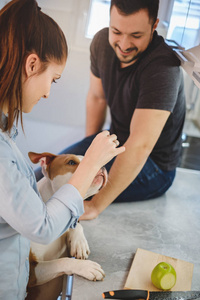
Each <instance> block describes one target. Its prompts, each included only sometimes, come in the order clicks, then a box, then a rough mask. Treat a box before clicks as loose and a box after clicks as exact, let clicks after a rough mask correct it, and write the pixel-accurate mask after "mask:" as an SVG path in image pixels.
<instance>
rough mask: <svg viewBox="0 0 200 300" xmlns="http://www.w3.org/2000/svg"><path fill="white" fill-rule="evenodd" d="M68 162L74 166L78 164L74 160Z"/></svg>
mask: <svg viewBox="0 0 200 300" xmlns="http://www.w3.org/2000/svg"><path fill="white" fill-rule="evenodd" d="M67 164H68V165H70V166H74V165H76V162H75V161H74V160H69V161H68V163H67Z"/></svg>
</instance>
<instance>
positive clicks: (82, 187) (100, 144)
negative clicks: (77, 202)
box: [68, 131, 125, 197]
mask: <svg viewBox="0 0 200 300" xmlns="http://www.w3.org/2000/svg"><path fill="white" fill-rule="evenodd" d="M118 145H119V141H118V140H117V136H116V135H115V134H112V135H110V133H109V131H103V132H101V133H99V134H98V135H97V136H96V137H95V138H94V140H93V142H92V143H91V145H90V147H89V148H88V150H87V151H86V153H85V156H84V157H83V159H82V161H81V163H80V164H79V166H78V168H77V169H76V171H75V173H74V174H73V176H72V177H71V179H70V180H69V182H68V183H70V184H72V185H73V186H74V187H75V188H77V189H78V191H79V193H80V194H81V196H82V197H84V196H85V194H86V192H87V190H88V188H89V187H90V185H91V183H92V181H93V179H94V177H95V176H96V174H97V172H98V171H99V170H100V169H101V168H102V167H103V166H104V165H105V164H107V163H108V162H109V161H110V160H111V159H112V158H113V157H115V156H116V155H118V154H120V153H122V152H124V151H125V147H119V148H117V146H118Z"/></svg>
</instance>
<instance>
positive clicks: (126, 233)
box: [26, 168, 200, 300]
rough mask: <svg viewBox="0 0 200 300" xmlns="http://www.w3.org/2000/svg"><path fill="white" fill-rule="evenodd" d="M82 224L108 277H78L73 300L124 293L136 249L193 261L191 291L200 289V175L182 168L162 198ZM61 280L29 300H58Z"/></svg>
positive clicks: (112, 210)
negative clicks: (121, 291)
mask: <svg viewBox="0 0 200 300" xmlns="http://www.w3.org/2000/svg"><path fill="white" fill-rule="evenodd" d="M81 224H82V225H83V228H84V232H85V235H86V238H87V240H88V243H89V246H90V250H91V254H90V256H89V259H90V260H93V261H96V262H98V263H99V264H100V265H101V266H102V268H103V270H104V271H105V273H106V277H105V279H104V281H97V282H93V281H88V280H87V279H84V278H82V277H79V276H77V275H74V276H73V277H74V278H73V292H72V300H101V299H103V298H102V296H101V294H102V293H103V292H105V291H108V290H115V289H123V288H124V285H125V282H126V279H127V276H128V272H129V270H130V267H131V265H132V262H133V258H134V255H135V253H136V250H137V248H142V249H144V250H149V251H151V252H155V253H159V254H163V255H166V256H170V257H173V258H177V259H180V260H184V261H188V262H190V263H193V264H194V270H193V280H192V289H193V290H200V171H192V170H188V169H182V168H178V170H177V175H176V178H175V181H174V183H173V185H172V187H171V188H170V189H169V190H168V192H167V193H166V194H165V195H163V196H162V197H159V198H157V199H153V200H148V201H141V202H132V203H118V204H112V205H110V206H109V207H108V208H107V209H106V210H105V211H104V212H103V213H101V214H100V215H99V217H98V218H97V219H95V220H91V221H81ZM144 268H145V266H144ZM62 282H63V277H59V278H56V279H54V280H52V281H50V282H48V283H47V284H44V285H43V286H39V287H36V288H33V289H32V291H31V292H30V293H29V296H28V297H27V299H26V300H56V299H57V297H58V295H59V293H60V290H61V289H62ZM36 294H37V296H36ZM58 299H60V297H59V298H58ZM66 299H67V298H66ZM67 300H69V299H67ZM70 300H71V299H70Z"/></svg>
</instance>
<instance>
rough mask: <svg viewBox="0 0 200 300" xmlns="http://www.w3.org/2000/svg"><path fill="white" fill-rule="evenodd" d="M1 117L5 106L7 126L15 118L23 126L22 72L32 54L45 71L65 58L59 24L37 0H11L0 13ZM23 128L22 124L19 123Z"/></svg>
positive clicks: (5, 128)
mask: <svg viewBox="0 0 200 300" xmlns="http://www.w3.org/2000/svg"><path fill="white" fill-rule="evenodd" d="M0 31H1V34H0V114H1V115H2V113H1V111H2V110H3V107H4V106H5V105H6V106H7V107H8V119H7V124H6V126H3V125H2V119H1V118H2V117H1V115H0V127H1V129H2V130H3V131H6V130H8V131H10V130H11V128H12V126H13V123H14V121H15V119H16V121H18V119H19V116H20V117H21V123H22V73H23V71H24V70H25V62H26V59H27V57H28V56H29V55H30V54H31V53H35V54H37V55H38V57H39V58H40V60H41V63H42V68H41V70H40V72H43V71H45V69H46V68H47V66H48V64H49V62H51V61H54V62H56V63H58V64H59V63H61V64H62V63H64V62H65V60H66V59H67V55H68V47H67V42H66V39H65V36H64V34H63V32H62V30H61V29H60V27H59V26H58V24H57V23H56V22H55V21H54V20H53V19H52V18H50V17H49V16H47V15H46V14H44V13H43V12H42V11H41V9H40V7H38V4H37V2H36V0H12V1H10V2H9V3H8V4H7V5H6V6H4V7H3V8H2V9H1V10H0ZM22 127H23V124H22Z"/></svg>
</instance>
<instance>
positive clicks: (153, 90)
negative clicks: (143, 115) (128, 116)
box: [136, 58, 182, 112]
mask: <svg viewBox="0 0 200 300" xmlns="http://www.w3.org/2000/svg"><path fill="white" fill-rule="evenodd" d="M180 72H181V70H180V68H179V66H177V65H174V66H172V65H171V64H168V63H167V61H163V59H161V58H160V59H159V58H158V59H157V60H154V61H151V62H149V63H148V64H147V65H146V67H145V68H144V70H143V72H141V74H140V80H139V97H138V102H137V106H136V108H150V109H160V110H167V111H170V112H173V109H174V106H175V104H176V99H177V96H178V93H179V87H180V80H181V78H182V74H180Z"/></svg>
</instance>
